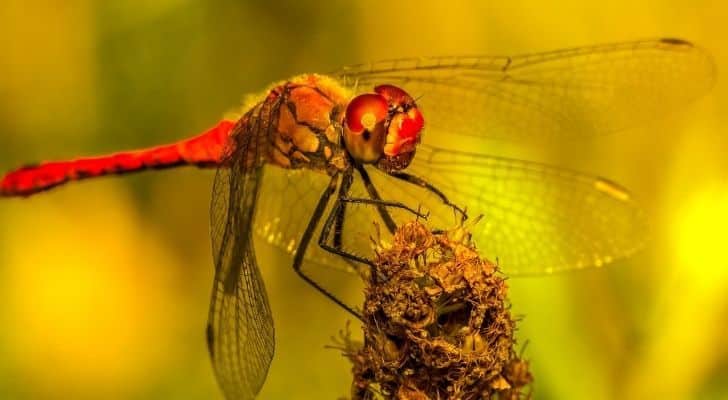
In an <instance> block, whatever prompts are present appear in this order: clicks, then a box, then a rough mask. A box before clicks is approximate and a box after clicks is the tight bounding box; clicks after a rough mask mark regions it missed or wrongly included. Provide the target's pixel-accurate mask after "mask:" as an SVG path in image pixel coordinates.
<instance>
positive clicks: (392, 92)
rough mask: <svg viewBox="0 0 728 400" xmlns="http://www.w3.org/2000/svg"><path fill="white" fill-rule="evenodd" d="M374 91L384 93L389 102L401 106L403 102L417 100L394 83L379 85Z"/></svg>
mask: <svg viewBox="0 0 728 400" xmlns="http://www.w3.org/2000/svg"><path fill="white" fill-rule="evenodd" d="M374 91H375V92H377V93H378V94H380V95H382V97H384V99H385V100H387V102H388V103H389V104H393V105H395V106H401V105H403V104H413V103H414V102H415V101H414V99H413V98H412V96H410V95H409V94H408V93H407V92H405V91H404V90H402V89H400V88H398V87H397V86H393V85H379V86H377V87H375V88H374Z"/></svg>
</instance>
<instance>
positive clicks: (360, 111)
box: [346, 93, 388, 133]
mask: <svg viewBox="0 0 728 400" xmlns="http://www.w3.org/2000/svg"><path fill="white" fill-rule="evenodd" d="M387 108H388V106H387V100H385V99H384V97H382V96H381V95H378V94H373V93H366V94H362V95H359V96H356V97H355V98H354V99H353V100H352V101H350V102H349V105H348V106H347V107H346V126H347V128H349V130H351V132H353V133H361V132H363V131H364V130H368V131H372V130H374V128H375V126H376V125H377V124H378V123H380V122H382V121H384V119H385V118H387Z"/></svg>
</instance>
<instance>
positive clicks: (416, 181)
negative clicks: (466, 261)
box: [387, 171, 468, 221]
mask: <svg viewBox="0 0 728 400" xmlns="http://www.w3.org/2000/svg"><path fill="white" fill-rule="evenodd" d="M387 173H388V174H389V175H390V176H393V177H395V178H397V179H400V180H403V181H405V182H407V183H410V184H413V185H417V186H420V187H423V188H425V189H426V190H428V191H430V192H432V193H434V194H435V195H436V196H437V197H439V198H440V200H442V202H443V203H444V204H445V205H448V206H450V207H452V208H453V209H454V210H455V211H457V212H458V213H460V216H461V217H462V220H463V221H465V220H466V219H468V214H467V213H466V212H465V210H463V209H461V208H460V207H458V206H457V205H455V204H453V203H451V202H450V200H448V198H447V196H445V193H443V192H442V191H441V190H440V189H438V188H436V187H435V186H434V185H432V184H431V183H430V182H427V181H426V180H424V179H422V178H420V177H419V176H416V175H411V174H408V173H406V172H402V171H390V172H387Z"/></svg>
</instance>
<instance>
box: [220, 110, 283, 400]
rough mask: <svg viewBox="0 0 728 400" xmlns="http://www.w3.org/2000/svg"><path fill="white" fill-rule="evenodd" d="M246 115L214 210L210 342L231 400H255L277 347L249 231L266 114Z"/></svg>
mask: <svg viewBox="0 0 728 400" xmlns="http://www.w3.org/2000/svg"><path fill="white" fill-rule="evenodd" d="M248 116H249V118H248V120H247V123H245V124H239V125H238V127H236V131H235V134H234V140H235V149H236V150H235V151H233V152H232V154H231V155H230V156H229V157H227V159H228V162H226V165H225V167H223V168H220V169H219V170H218V172H217V175H216V178H215V183H214V187H213V198H212V204H211V210H210V211H211V234H212V246H213V254H214V256H215V279H214V283H213V288H212V300H211V302H210V313H209V317H208V327H207V339H208V347H209V351H210V357H211V358H212V364H213V367H214V369H215V375H216V377H217V381H218V383H219V385H220V387H221V389H222V391H223V393H224V394H225V397H226V398H228V399H254V398H255V396H256V394H257V393H258V392H259V391H260V389H261V387H262V386H263V383H264V382H265V377H266V375H267V373H268V367H269V366H270V362H271V360H272V358H273V351H274V347H275V343H274V327H273V318H272V316H271V311H270V306H269V305H268V299H267V296H266V292H265V287H264V285H263V281H262V279H261V276H260V272H259V271H258V265H257V262H256V258H255V252H254V249H253V239H252V229H251V226H252V221H253V216H254V213H255V205H256V202H257V197H258V192H259V183H260V181H261V176H262V167H261V166H260V154H259V153H260V150H259V147H260V146H259V144H260V143H262V142H260V140H261V136H259V135H260V133H261V132H260V131H261V130H262V127H263V126H264V125H263V124H262V123H261V119H262V118H264V116H263V115H260V108H258V109H254V111H251V112H250V113H249V115H248ZM262 133H263V134H266V132H265V131H263V132H262ZM263 140H264V139H263Z"/></svg>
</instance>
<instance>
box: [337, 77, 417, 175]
mask: <svg viewBox="0 0 728 400" xmlns="http://www.w3.org/2000/svg"><path fill="white" fill-rule="evenodd" d="M423 126H424V118H423V117H422V112H421V111H420V110H419V108H417V104H415V101H414V99H413V98H412V96H410V95H409V94H407V92H405V91H404V90H402V89H400V88H398V87H396V86H392V85H380V86H377V87H375V88H374V93H364V94H361V95H359V96H356V97H354V98H353V99H352V100H351V101H350V102H349V105H348V106H347V107H346V115H345V120H344V144H345V145H346V149H347V151H348V152H349V154H351V156H352V157H353V158H354V159H355V160H356V161H358V162H361V163H366V164H377V166H378V167H379V168H382V169H385V170H400V169H404V168H406V167H407V166H408V165H409V163H410V161H412V157H414V154H415V148H416V147H417V144H418V143H419V141H420V133H421V132H422V128H423Z"/></svg>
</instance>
